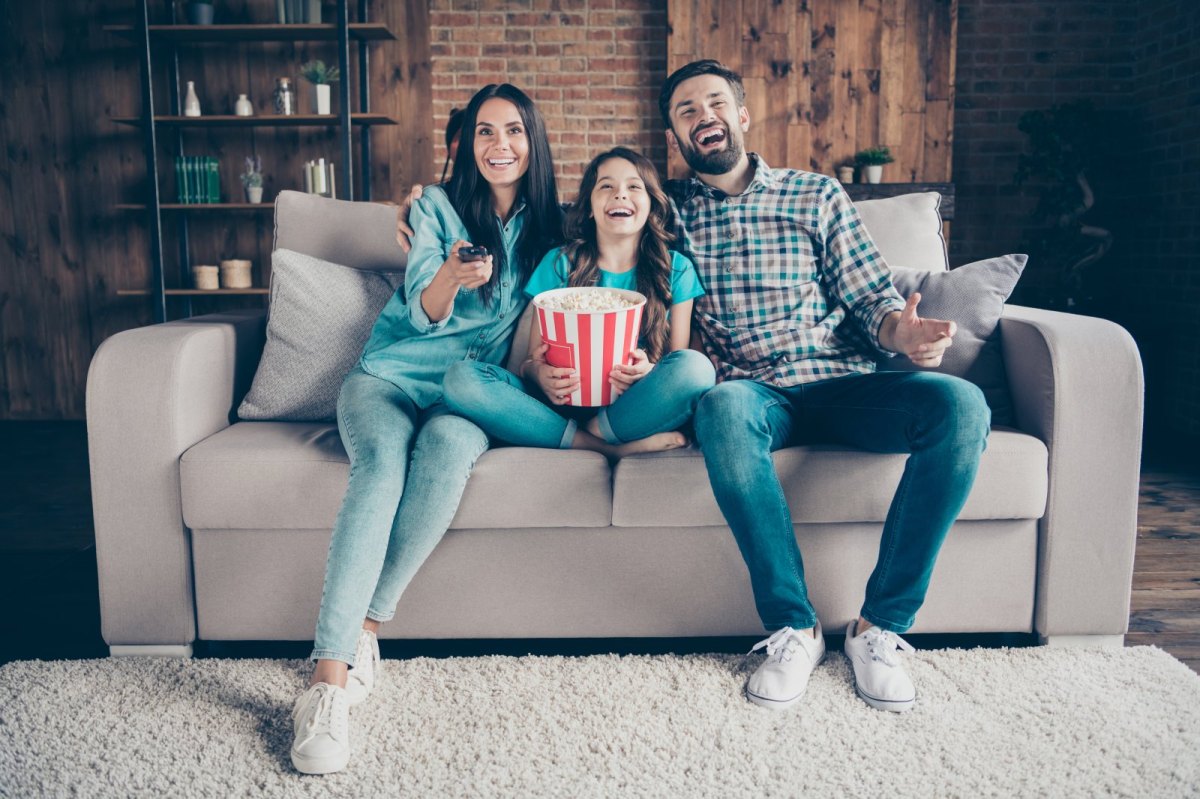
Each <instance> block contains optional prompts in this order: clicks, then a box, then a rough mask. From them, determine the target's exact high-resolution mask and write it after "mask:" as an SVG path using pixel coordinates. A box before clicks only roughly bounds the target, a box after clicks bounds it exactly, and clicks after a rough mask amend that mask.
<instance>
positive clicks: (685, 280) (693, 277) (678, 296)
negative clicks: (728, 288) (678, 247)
mask: <svg viewBox="0 0 1200 799" xmlns="http://www.w3.org/2000/svg"><path fill="white" fill-rule="evenodd" d="M702 294H704V286H702V285H700V275H698V274H696V267H695V265H694V264H693V263H692V260H691V259H690V258H688V257H687V256H686V255H684V254H683V253H678V252H672V253H671V302H672V303H678V302H687V301H688V300H694V299H696V298H697V297H699V296H700V295H702Z"/></svg>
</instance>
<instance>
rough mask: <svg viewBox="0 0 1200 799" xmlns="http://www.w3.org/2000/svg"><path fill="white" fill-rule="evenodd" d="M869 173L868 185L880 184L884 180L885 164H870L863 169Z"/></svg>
mask: <svg viewBox="0 0 1200 799" xmlns="http://www.w3.org/2000/svg"><path fill="white" fill-rule="evenodd" d="M863 171H864V172H866V173H867V183H878V182H879V181H881V180H883V164H870V165H868V166H866V167H864V168H863Z"/></svg>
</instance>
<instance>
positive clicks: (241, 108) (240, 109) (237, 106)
mask: <svg viewBox="0 0 1200 799" xmlns="http://www.w3.org/2000/svg"><path fill="white" fill-rule="evenodd" d="M233 113H234V114H236V115H237V116H240V117H252V116H254V103H252V102H250V98H249V97H247V96H246V95H244V94H239V95H238V98H237V102H236V103H234V104H233Z"/></svg>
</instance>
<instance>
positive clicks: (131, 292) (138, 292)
mask: <svg viewBox="0 0 1200 799" xmlns="http://www.w3.org/2000/svg"><path fill="white" fill-rule="evenodd" d="M270 293H271V290H270V289H257V288H256V289H166V290H165V291H163V294H166V295H167V296H168V297H205V296H210V295H212V296H219V295H223V296H226V297H229V296H233V295H239V294H240V295H246V296H248V295H256V294H257V295H262V294H270ZM150 295H151V291H150V289H117V296H118V297H149V296H150Z"/></svg>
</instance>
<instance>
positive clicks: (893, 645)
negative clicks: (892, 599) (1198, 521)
mask: <svg viewBox="0 0 1200 799" xmlns="http://www.w3.org/2000/svg"><path fill="white" fill-rule="evenodd" d="M857 624H858V620H857V619H855V620H854V621H852V622H850V626H849V627H847V628H846V657H847V658H849V659H850V665H851V666H853V667H854V689H855V691H857V692H858V695H859V696H860V697H862V700H863V701H864V702H866V703H867V704H868V705H870V706H871V707H873V708H875V709H876V710H890V711H892V712H893V713H904V712H906V711H908V710H912V706H913V703H914V702H916V700H917V689H916V688H915V687H913V683H912V680H911V679H910V678H909V676H908V672H907V671H905V670H904V663H903V661H902V660H901V658H900V654H899V652H897V650H903V651H905V652H912V651H914V650H913V648H912V645H911V644H909V643H908V642H907V641H905V640H904V639H903V638H901V637H900V636H898V635H896V634H895V633H893V632H889V631H887V630H883V629H881V628H879V627H871V628H870V629H868V630H865V631H864V632H863V634H862V635H855V634H854V630H855V625H857Z"/></svg>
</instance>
